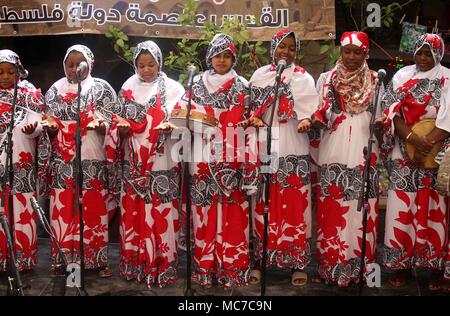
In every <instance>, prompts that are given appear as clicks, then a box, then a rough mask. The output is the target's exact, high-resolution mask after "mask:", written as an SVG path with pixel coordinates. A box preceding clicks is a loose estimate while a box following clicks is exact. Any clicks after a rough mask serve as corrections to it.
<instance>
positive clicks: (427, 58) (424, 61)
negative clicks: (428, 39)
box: [414, 45, 434, 72]
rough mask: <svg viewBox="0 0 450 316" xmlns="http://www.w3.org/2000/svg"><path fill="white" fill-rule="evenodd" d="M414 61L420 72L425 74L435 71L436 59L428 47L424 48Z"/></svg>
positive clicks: (415, 56)
mask: <svg viewBox="0 0 450 316" xmlns="http://www.w3.org/2000/svg"><path fill="white" fill-rule="evenodd" d="M414 61H415V63H416V66H417V68H418V69H419V71H422V72H425V71H428V70H431V69H433V67H434V58H433V54H432V53H431V50H430V47H429V46H428V45H424V46H422V48H421V49H419V51H418V52H417V53H416V55H414Z"/></svg>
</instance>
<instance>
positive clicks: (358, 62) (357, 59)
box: [341, 44, 367, 71]
mask: <svg viewBox="0 0 450 316" xmlns="http://www.w3.org/2000/svg"><path fill="white" fill-rule="evenodd" d="M366 56H367V52H365V51H364V50H362V49H361V48H359V47H358V46H356V45H353V44H349V45H345V46H343V47H341V58H342V62H343V64H344V66H345V68H347V69H348V70H349V71H355V70H357V69H359V67H361V66H362V64H363V63H364V60H365V59H366Z"/></svg>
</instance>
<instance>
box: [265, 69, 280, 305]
mask: <svg viewBox="0 0 450 316" xmlns="http://www.w3.org/2000/svg"><path fill="white" fill-rule="evenodd" d="M279 88H280V78H278V76H277V78H276V79H275V86H274V98H273V102H272V109H271V112H270V120H269V125H268V126H267V155H268V156H269V159H268V162H266V165H268V166H270V157H271V151H272V125H273V117H274V113H275V108H276V106H277V103H278V90H279ZM271 178H272V173H271V172H267V173H266V174H265V176H264V182H265V183H264V199H265V200H264V213H263V218H264V228H263V230H264V231H263V253H262V260H261V269H262V271H261V296H265V295H266V273H267V267H266V263H267V242H268V241H267V237H268V228H269V199H270V181H271Z"/></svg>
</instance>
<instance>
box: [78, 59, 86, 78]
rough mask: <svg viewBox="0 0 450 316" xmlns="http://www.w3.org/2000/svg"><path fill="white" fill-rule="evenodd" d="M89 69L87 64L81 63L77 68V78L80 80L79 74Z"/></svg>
mask: <svg viewBox="0 0 450 316" xmlns="http://www.w3.org/2000/svg"><path fill="white" fill-rule="evenodd" d="M88 68H89V66H88V64H87V62H85V61H82V62H81V63H80V64H79V65H78V67H77V78H78V79H80V77H81V73H82V72H85V71H86V70H87V69H88Z"/></svg>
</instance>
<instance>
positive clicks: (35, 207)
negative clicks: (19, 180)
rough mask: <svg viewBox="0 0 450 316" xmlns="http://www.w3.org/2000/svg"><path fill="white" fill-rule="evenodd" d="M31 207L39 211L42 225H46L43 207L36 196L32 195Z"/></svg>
mask: <svg viewBox="0 0 450 316" xmlns="http://www.w3.org/2000/svg"><path fill="white" fill-rule="evenodd" d="M30 202H31V207H32V208H33V211H35V212H36V213H37V215H38V216H39V220H40V221H41V223H42V225H43V226H44V227H45V224H44V219H43V218H42V212H43V211H42V208H41V207H40V206H39V204H38V202H37V201H36V198H35V197H34V196H32V197H30Z"/></svg>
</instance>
